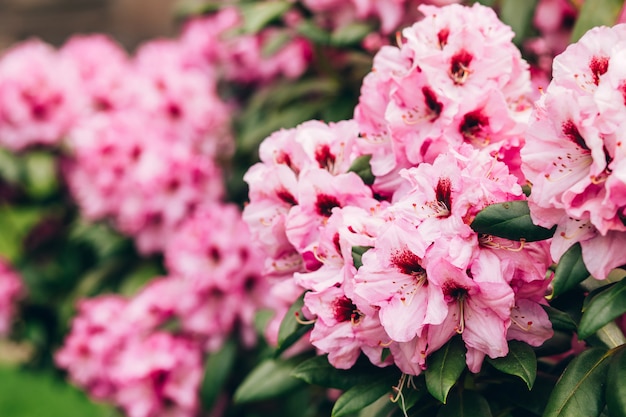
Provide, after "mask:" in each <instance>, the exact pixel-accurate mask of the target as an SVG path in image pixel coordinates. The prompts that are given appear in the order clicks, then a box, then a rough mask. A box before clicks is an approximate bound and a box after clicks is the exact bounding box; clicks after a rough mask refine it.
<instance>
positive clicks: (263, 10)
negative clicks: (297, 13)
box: [240, 0, 291, 33]
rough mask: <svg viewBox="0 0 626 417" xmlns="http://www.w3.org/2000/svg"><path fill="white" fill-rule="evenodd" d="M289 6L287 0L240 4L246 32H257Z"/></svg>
mask: <svg viewBox="0 0 626 417" xmlns="http://www.w3.org/2000/svg"><path fill="white" fill-rule="evenodd" d="M290 8H291V3H290V2H288V1H278V0H274V1H264V2H257V3H249V4H245V5H242V6H241V8H240V9H241V13H242V14H243V19H244V24H243V30H244V31H245V32H246V33H257V32H258V31H260V30H261V29H263V28H264V27H265V26H267V25H268V24H269V23H271V22H272V21H273V20H275V19H278V18H279V17H280V16H282V15H283V14H284V13H285V12H286V11H287V10H289V9H290Z"/></svg>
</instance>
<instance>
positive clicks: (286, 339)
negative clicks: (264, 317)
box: [276, 293, 313, 356]
mask: <svg viewBox="0 0 626 417" xmlns="http://www.w3.org/2000/svg"><path fill="white" fill-rule="evenodd" d="M303 306H304V293H303V294H302V295H301V296H300V297H299V298H298V299H297V300H296V301H295V302H294V303H293V304H292V305H291V307H290V308H289V311H287V314H285V317H284V318H283V321H282V322H281V323H280V327H279V329H278V348H277V350H276V356H278V355H280V354H281V353H283V352H284V351H285V349H287V348H289V347H290V346H291V345H293V344H294V343H296V342H297V341H298V340H299V339H300V338H301V337H302V336H304V335H305V334H306V332H308V331H309V330H310V329H311V328H312V327H313V324H312V323H311V324H302V323H300V322H298V320H297V317H299V316H302V307H303Z"/></svg>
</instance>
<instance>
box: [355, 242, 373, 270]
mask: <svg viewBox="0 0 626 417" xmlns="http://www.w3.org/2000/svg"><path fill="white" fill-rule="evenodd" d="M370 249H372V247H371V246H353V247H352V261H353V262H354V267H355V268H356V269H359V268H360V267H361V266H362V265H363V262H362V261H361V258H362V257H363V254H364V253H365V252H367V251H368V250H370Z"/></svg>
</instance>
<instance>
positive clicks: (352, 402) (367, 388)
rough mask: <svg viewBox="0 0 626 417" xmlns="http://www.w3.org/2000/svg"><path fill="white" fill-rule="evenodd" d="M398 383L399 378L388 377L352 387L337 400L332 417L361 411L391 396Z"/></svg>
mask: <svg viewBox="0 0 626 417" xmlns="http://www.w3.org/2000/svg"><path fill="white" fill-rule="evenodd" d="M397 382H398V379H397V378H394V377H392V376H388V377H386V378H381V379H379V380H376V381H368V382H365V383H359V384H357V385H354V386H352V388H350V389H348V390H347V391H345V392H344V393H343V394H342V395H341V397H339V398H338V399H337V402H335V405H334V406H333V411H332V414H331V416H332V417H340V416H345V415H348V414H352V413H356V412H359V411H361V410H362V409H363V408H365V407H367V406H368V405H370V404H372V403H374V402H375V401H376V400H378V399H379V398H381V397H382V396H384V395H389V394H391V392H392V386H393V385H394V384H396V383H397Z"/></svg>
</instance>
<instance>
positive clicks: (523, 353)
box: [487, 340, 537, 390]
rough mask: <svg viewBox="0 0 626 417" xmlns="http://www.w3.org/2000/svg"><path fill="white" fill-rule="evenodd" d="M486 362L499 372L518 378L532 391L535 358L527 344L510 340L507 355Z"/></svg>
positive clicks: (535, 373)
mask: <svg viewBox="0 0 626 417" xmlns="http://www.w3.org/2000/svg"><path fill="white" fill-rule="evenodd" d="M487 361H488V362H489V363H491V365H493V367H494V368H496V369H497V370H499V371H500V372H504V373H505V374H509V375H515V376H518V377H520V378H521V379H522V380H523V381H524V382H525V383H526V386H528V389H529V390H530V389H532V387H533V384H534V383H535V377H536V376H537V356H536V355H535V351H534V350H533V348H531V347H530V346H529V345H528V344H526V343H524V342H519V341H517V340H511V341H510V342H509V354H508V355H506V356H505V357H503V358H495V359H491V358H487Z"/></svg>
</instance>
